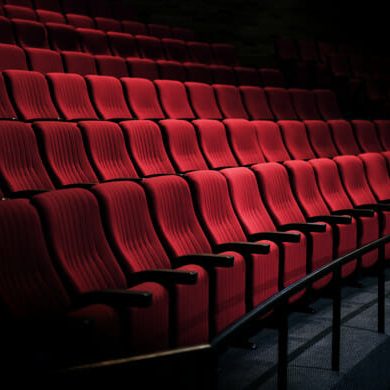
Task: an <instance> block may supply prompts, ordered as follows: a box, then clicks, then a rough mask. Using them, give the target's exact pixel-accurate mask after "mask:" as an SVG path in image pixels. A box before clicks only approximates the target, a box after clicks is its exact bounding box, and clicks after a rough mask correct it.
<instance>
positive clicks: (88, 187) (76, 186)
mask: <svg viewBox="0 0 390 390" xmlns="http://www.w3.org/2000/svg"><path fill="white" fill-rule="evenodd" d="M96 184H99V183H98V182H96V183H74V184H65V185H61V189H65V188H85V189H86V190H89V189H90V188H92V187H93V186H95V185H96Z"/></svg>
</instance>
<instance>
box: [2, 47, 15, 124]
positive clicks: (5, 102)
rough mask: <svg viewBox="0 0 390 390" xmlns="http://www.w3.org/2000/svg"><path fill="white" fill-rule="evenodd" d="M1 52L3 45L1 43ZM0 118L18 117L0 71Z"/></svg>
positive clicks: (12, 118) (13, 118)
mask: <svg viewBox="0 0 390 390" xmlns="http://www.w3.org/2000/svg"><path fill="white" fill-rule="evenodd" d="M0 53H1V45H0ZM0 56H1V54H0ZM0 58H1V57H0ZM0 119H11V120H15V119H16V113H15V110H14V108H13V107H12V104H11V101H10V98H9V96H8V92H7V89H6V87H5V82H4V77H3V74H2V73H0Z"/></svg>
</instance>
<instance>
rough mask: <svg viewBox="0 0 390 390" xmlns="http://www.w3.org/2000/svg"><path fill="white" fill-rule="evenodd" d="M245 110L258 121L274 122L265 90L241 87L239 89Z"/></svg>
mask: <svg viewBox="0 0 390 390" xmlns="http://www.w3.org/2000/svg"><path fill="white" fill-rule="evenodd" d="M239 89H240V92H241V96H242V100H243V102H244V104H245V108H246V110H247V112H248V114H249V116H250V117H251V119H256V120H273V119H274V116H273V114H272V112H271V109H270V107H269V105H268V102H267V98H266V96H265V92H264V89H263V88H260V87H251V86H241V87H239Z"/></svg>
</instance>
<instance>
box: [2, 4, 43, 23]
mask: <svg viewBox="0 0 390 390" xmlns="http://www.w3.org/2000/svg"><path fill="white" fill-rule="evenodd" d="M3 9H4V11H5V14H6V15H7V16H8V17H9V18H12V19H25V20H37V15H36V13H35V11H34V10H33V9H32V8H29V7H20V6H18V5H4V6H3Z"/></svg>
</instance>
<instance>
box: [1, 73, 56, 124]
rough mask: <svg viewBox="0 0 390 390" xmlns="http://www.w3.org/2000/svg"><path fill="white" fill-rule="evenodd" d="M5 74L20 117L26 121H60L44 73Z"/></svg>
mask: <svg viewBox="0 0 390 390" xmlns="http://www.w3.org/2000/svg"><path fill="white" fill-rule="evenodd" d="M3 74H4V76H5V79H6V80H7V81H8V86H9V91H10V93H11V95H12V97H13V101H14V102H15V108H16V110H17V114H18V117H20V118H22V119H23V120H25V121H35V120H50V119H53V120H58V119H59V114H58V112H57V110H56V108H55V107H54V104H53V101H52V100H51V96H50V91H49V87H48V85H47V81H46V79H45V77H44V76H43V74H42V73H39V72H33V71H27V70H7V71H5V72H3Z"/></svg>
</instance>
